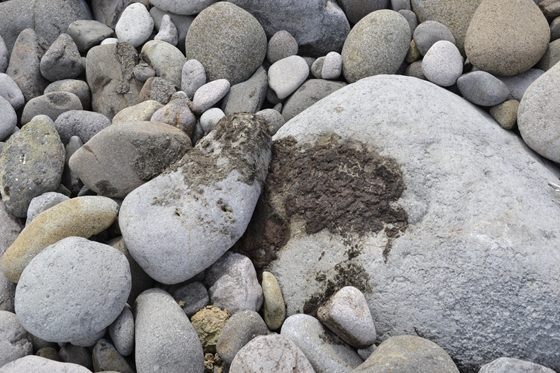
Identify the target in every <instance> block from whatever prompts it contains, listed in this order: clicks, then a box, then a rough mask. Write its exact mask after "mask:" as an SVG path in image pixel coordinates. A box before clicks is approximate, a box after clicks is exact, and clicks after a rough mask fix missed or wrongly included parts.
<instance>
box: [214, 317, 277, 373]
mask: <svg viewBox="0 0 560 373" xmlns="http://www.w3.org/2000/svg"><path fill="white" fill-rule="evenodd" d="M267 334H268V328H267V327H266V324H265V323H264V320H263V319H262V317H261V316H260V315H259V314H258V313H256V312H255V311H241V312H238V313H236V314H234V315H232V316H231V317H230V318H229V319H228V321H227V323H226V325H225V326H224V328H223V329H222V331H221V332H220V336H219V337H218V343H217V344H216V352H217V353H218V355H220V357H221V358H222V360H223V361H225V362H226V363H228V364H231V362H232V361H233V358H234V357H235V355H237V353H238V352H239V350H241V349H242V348H243V346H245V345H246V344H247V343H248V342H249V341H250V340H251V339H253V338H255V337H256V336H259V335H267Z"/></svg>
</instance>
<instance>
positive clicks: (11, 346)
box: [0, 311, 33, 367]
mask: <svg viewBox="0 0 560 373" xmlns="http://www.w3.org/2000/svg"><path fill="white" fill-rule="evenodd" d="M0 351H2V354H1V355H0V367H2V366H3V365H6V364H8V363H10V362H12V361H14V360H17V359H19V358H21V357H24V356H26V355H30V354H32V353H33V343H32V340H31V335H30V334H29V333H28V332H27V330H25V329H24V328H23V326H21V324H20V322H19V320H18V318H17V316H16V314H15V313H12V312H8V311H0Z"/></svg>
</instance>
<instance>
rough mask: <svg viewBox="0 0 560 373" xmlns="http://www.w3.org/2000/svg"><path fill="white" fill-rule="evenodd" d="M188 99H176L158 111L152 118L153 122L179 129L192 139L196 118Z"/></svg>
mask: <svg viewBox="0 0 560 373" xmlns="http://www.w3.org/2000/svg"><path fill="white" fill-rule="evenodd" d="M189 104H190V101H189V100H188V99H175V100H171V101H169V103H168V104H167V105H165V106H164V107H162V108H161V109H159V110H157V111H156V112H155V113H154V114H153V115H152V117H151V119H150V120H151V121H152V122H162V123H166V124H169V125H171V126H174V127H177V128H178V129H180V130H181V131H183V132H184V133H186V134H187V136H189V137H192V134H193V131H194V127H195V125H196V117H195V116H194V114H193V113H192V112H191V109H190V107H189Z"/></svg>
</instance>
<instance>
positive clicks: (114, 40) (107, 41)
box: [99, 38, 119, 45]
mask: <svg viewBox="0 0 560 373" xmlns="http://www.w3.org/2000/svg"><path fill="white" fill-rule="evenodd" d="M118 42H119V39H117V38H107V39H104V40H103V41H102V42H101V44H99V45H106V44H118Z"/></svg>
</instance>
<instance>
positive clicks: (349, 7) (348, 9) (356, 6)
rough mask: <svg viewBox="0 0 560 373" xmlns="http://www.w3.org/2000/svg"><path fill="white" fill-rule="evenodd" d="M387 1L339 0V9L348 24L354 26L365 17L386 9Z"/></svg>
mask: <svg viewBox="0 0 560 373" xmlns="http://www.w3.org/2000/svg"><path fill="white" fill-rule="evenodd" d="M388 5H389V0H374V1H368V0H341V1H340V7H341V8H342V10H343V11H344V14H346V17H347V18H348V20H349V21H350V23H353V24H356V23H358V22H359V21H360V20H361V19H362V18H364V17H365V16H366V15H368V14H370V13H372V12H375V11H377V10H380V9H386V8H388Z"/></svg>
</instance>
